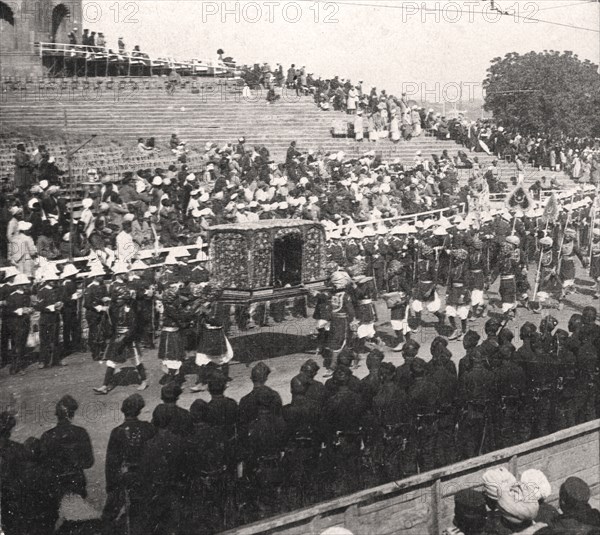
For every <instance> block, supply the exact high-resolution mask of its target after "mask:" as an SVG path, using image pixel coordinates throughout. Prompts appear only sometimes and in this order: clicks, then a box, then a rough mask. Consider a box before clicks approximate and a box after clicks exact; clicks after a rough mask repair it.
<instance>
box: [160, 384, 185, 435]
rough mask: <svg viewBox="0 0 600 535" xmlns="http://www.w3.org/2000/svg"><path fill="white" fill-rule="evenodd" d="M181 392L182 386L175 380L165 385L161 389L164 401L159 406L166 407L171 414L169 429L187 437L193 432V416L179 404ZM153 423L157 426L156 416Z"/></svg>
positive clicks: (161, 396)
mask: <svg viewBox="0 0 600 535" xmlns="http://www.w3.org/2000/svg"><path fill="white" fill-rule="evenodd" d="M181 392H182V390H181V387H180V386H179V385H178V384H177V383H174V382H173V383H169V384H168V385H165V386H163V387H162V389H161V391H160V398H161V399H162V401H163V402H162V404H160V405H159V407H164V408H165V410H167V411H168V412H169V414H170V417H169V431H171V432H172V433H174V434H176V435H179V436H181V437H186V436H188V435H190V434H191V433H192V417H191V416H190V413H189V412H188V411H187V410H185V409H184V408H182V407H179V406H178V405H177V400H178V399H179V396H181ZM152 423H153V424H154V425H155V426H157V422H155V421H154V417H152Z"/></svg>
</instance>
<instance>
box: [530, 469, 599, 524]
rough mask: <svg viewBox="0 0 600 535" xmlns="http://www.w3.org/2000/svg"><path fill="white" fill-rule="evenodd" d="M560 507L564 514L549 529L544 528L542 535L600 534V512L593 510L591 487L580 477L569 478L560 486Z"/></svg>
mask: <svg viewBox="0 0 600 535" xmlns="http://www.w3.org/2000/svg"><path fill="white" fill-rule="evenodd" d="M558 496H559V505H560V510H561V511H562V514H561V515H560V516H559V517H558V519H556V520H555V521H554V522H553V523H551V524H550V525H549V526H548V527H546V528H542V529H541V530H540V531H538V532H537V533H539V534H540V535H565V534H567V533H574V534H577V535H597V534H598V533H600V511H597V510H596V509H593V508H592V507H591V506H590V504H589V503H588V502H589V499H590V487H589V486H588V484H587V483H586V482H585V481H583V480H582V479H580V478H578V477H569V478H568V479H566V480H565V482H564V483H563V484H562V485H561V486H560V491H559V495H558Z"/></svg>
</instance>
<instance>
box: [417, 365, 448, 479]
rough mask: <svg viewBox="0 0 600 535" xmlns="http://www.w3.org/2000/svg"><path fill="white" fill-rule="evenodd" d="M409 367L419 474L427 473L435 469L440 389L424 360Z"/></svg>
mask: <svg viewBox="0 0 600 535" xmlns="http://www.w3.org/2000/svg"><path fill="white" fill-rule="evenodd" d="M409 366H410V373H411V376H412V382H411V384H410V386H409V387H408V403H409V406H410V407H411V410H412V411H413V413H414V415H415V425H416V440H417V462H418V466H419V472H427V471H429V470H432V469H433V468H434V467H435V447H436V429H437V421H438V409H439V405H438V401H439V398H438V388H437V386H436V384H435V383H434V382H433V381H432V380H431V378H430V377H429V376H428V375H427V364H426V363H425V362H423V360H422V359H417V358H415V359H413V360H412V361H411V362H410V364H409ZM445 447H448V445H446V446H445Z"/></svg>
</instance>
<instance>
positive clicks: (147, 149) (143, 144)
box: [138, 137, 154, 154]
mask: <svg viewBox="0 0 600 535" xmlns="http://www.w3.org/2000/svg"><path fill="white" fill-rule="evenodd" d="M152 139H154V138H152ZM138 150H139V151H140V152H141V153H142V154H148V153H149V152H153V151H154V147H149V146H148V145H147V144H146V141H144V138H143V137H140V138H139V139H138Z"/></svg>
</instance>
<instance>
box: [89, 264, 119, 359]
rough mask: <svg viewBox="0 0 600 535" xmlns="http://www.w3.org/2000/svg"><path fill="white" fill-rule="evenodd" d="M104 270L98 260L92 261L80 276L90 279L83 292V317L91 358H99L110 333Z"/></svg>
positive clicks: (108, 303)
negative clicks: (89, 267) (85, 271)
mask: <svg viewBox="0 0 600 535" xmlns="http://www.w3.org/2000/svg"><path fill="white" fill-rule="evenodd" d="M105 275H106V271H105V270H104V268H103V267H102V264H101V263H100V262H94V263H93V264H92V267H91V269H90V271H89V272H87V273H83V274H82V275H81V276H82V277H85V278H87V279H92V280H91V282H90V283H89V284H88V285H87V286H86V288H85V290H84V294H83V302H84V308H85V319H86V321H87V325H88V346H89V349H90V352H91V353H92V359H93V360H101V359H102V356H103V353H104V349H105V347H106V342H107V340H108V338H109V336H107V334H108V333H112V326H111V324H110V317H109V315H108V310H109V305H110V297H109V295H108V289H107V288H106V285H105V284H104V277H105Z"/></svg>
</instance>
